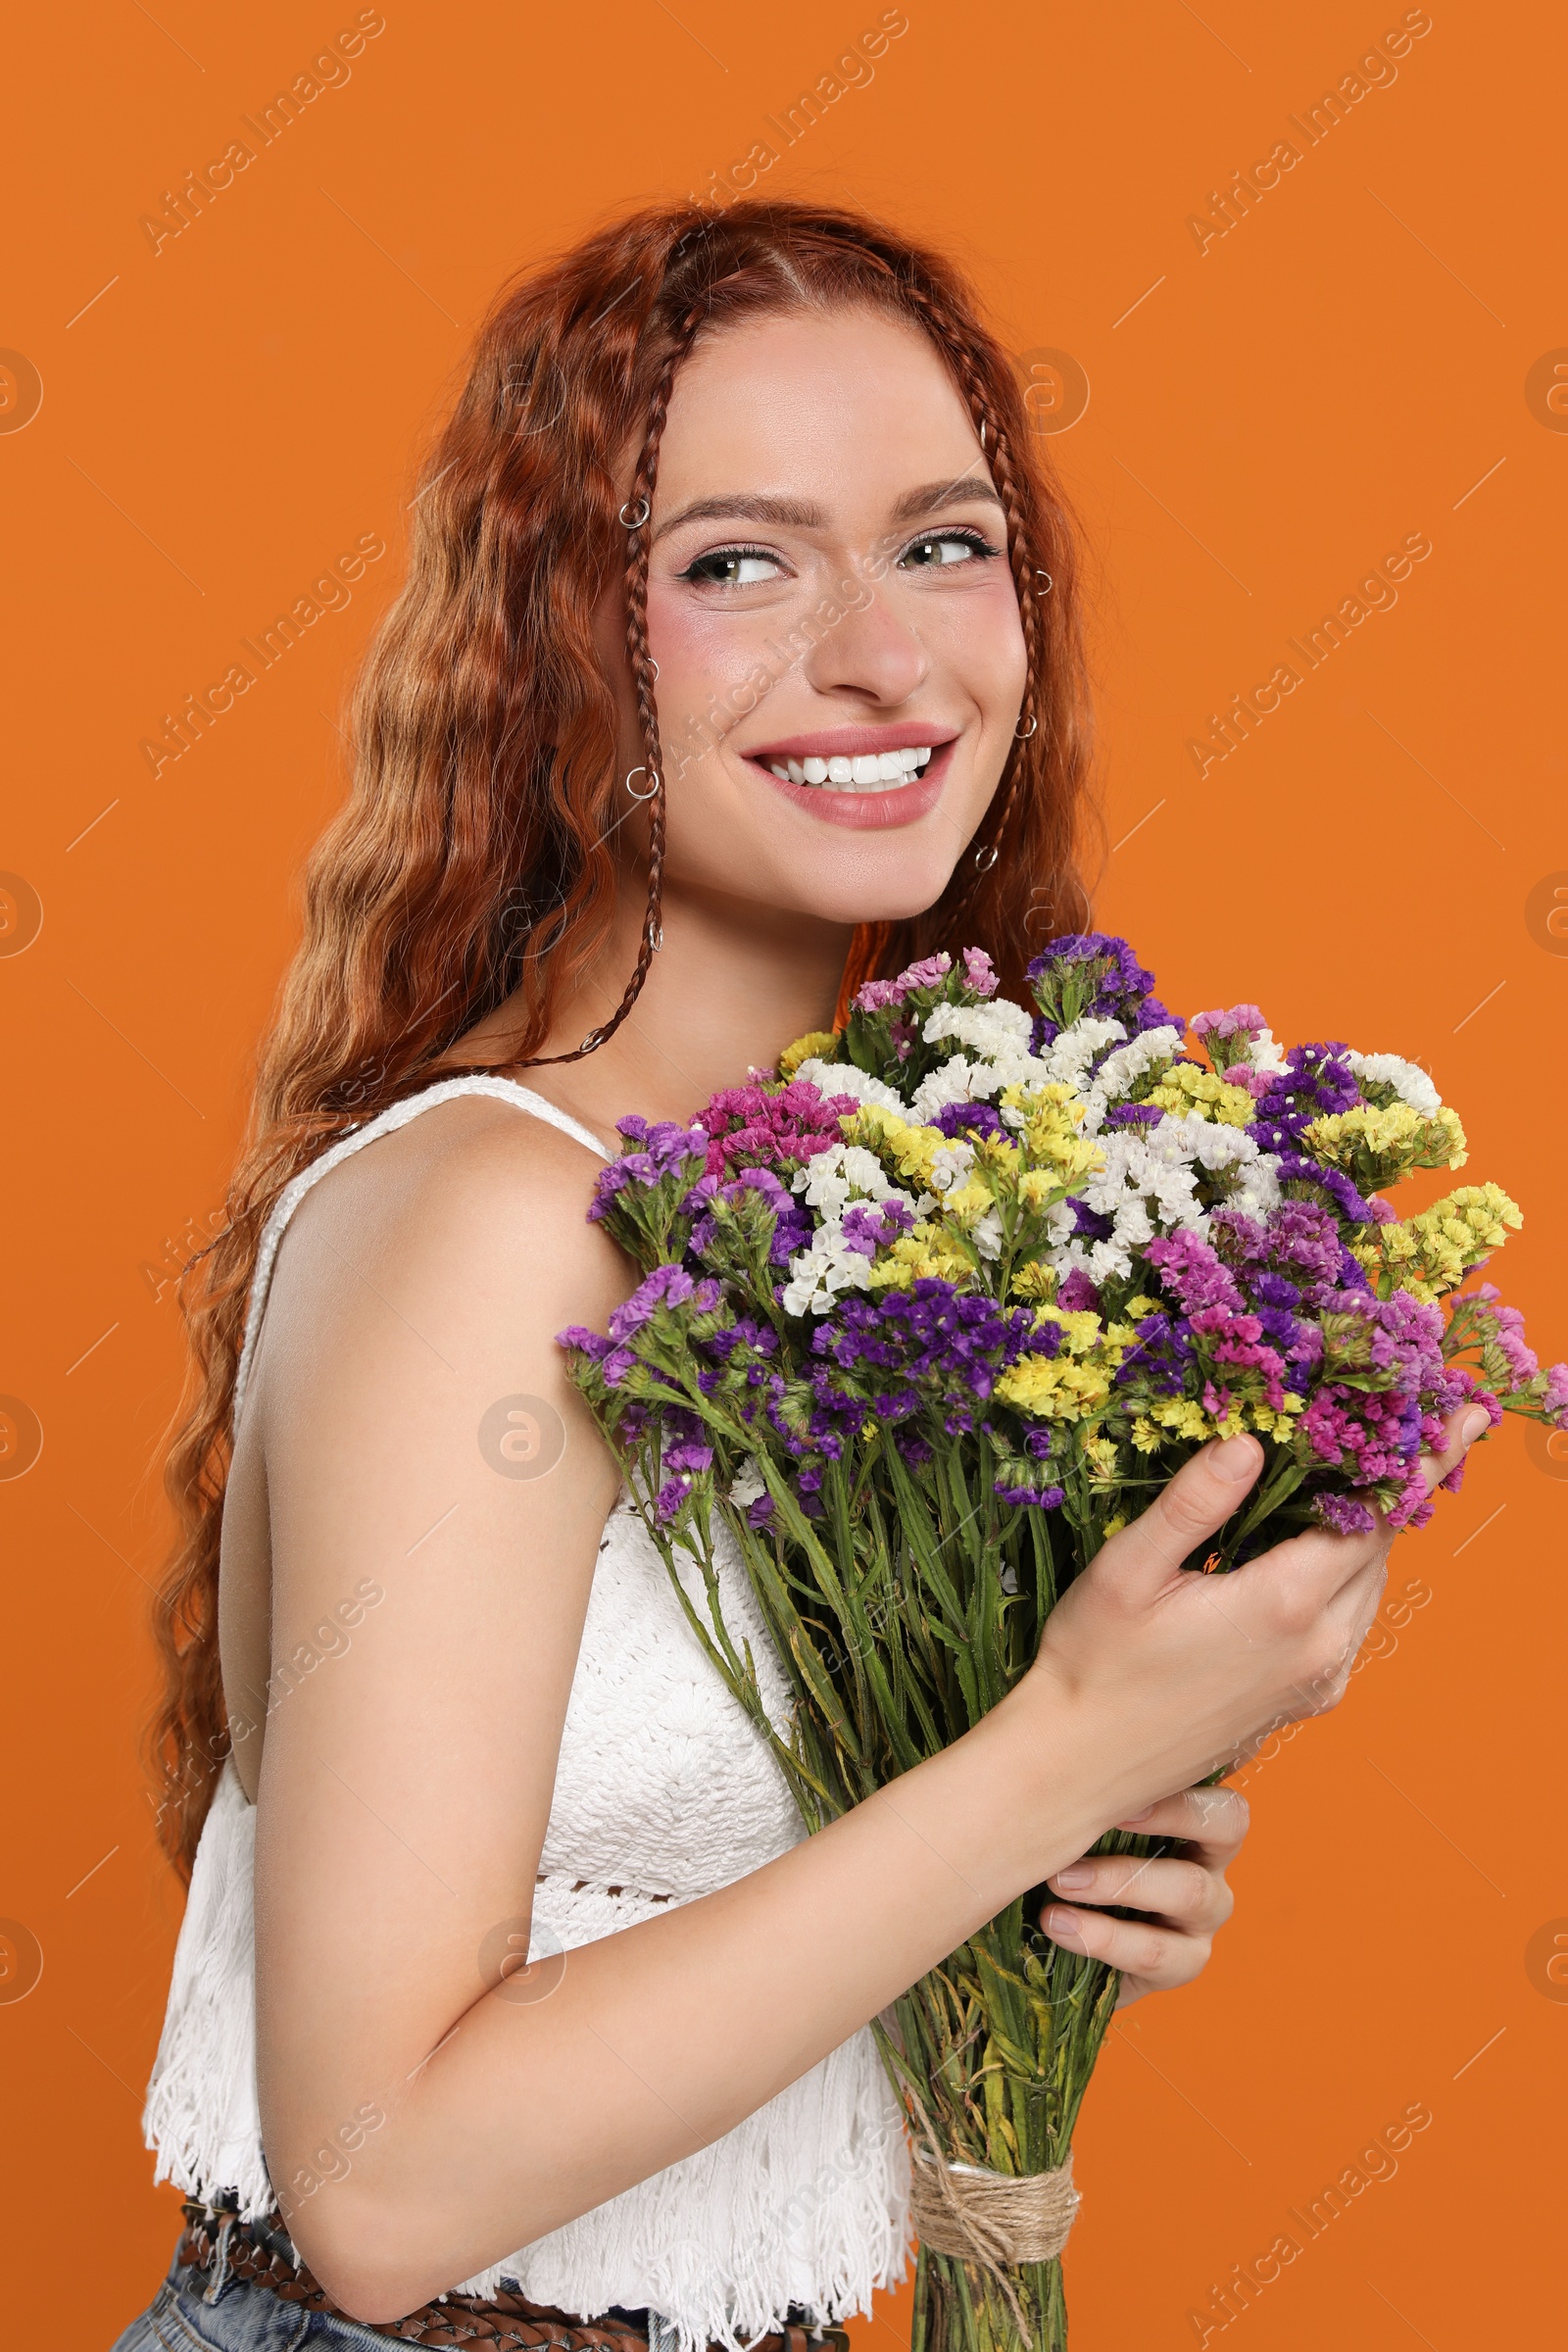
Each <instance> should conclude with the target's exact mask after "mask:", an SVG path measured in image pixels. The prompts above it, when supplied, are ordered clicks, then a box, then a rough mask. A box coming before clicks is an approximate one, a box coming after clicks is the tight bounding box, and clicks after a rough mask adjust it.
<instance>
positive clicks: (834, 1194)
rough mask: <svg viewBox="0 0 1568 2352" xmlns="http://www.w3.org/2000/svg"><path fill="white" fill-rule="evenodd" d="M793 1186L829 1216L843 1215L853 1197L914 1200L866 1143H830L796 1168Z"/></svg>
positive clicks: (855, 1199)
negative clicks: (900, 1188)
mask: <svg viewBox="0 0 1568 2352" xmlns="http://www.w3.org/2000/svg"><path fill="white" fill-rule="evenodd" d="M792 1189H793V1190H794V1191H795V1192H797V1193H804V1194H805V1195H806V1199H807V1202H808V1205H809V1206H810V1207H811V1208H820V1209H822V1210H823V1211H824V1212H825V1213H826V1214H827V1215H829V1216H833V1215H841V1214H842V1213H843V1211H844V1210H845V1209H846V1208H847V1207H848V1206H849V1204H850V1202H851V1201H903V1202H904V1203H905V1205H906V1206H907V1207H909V1208H912V1207H913V1205H914V1203H913V1201H910V1199H909V1196H908V1194H907V1193H904V1192H901V1191H900V1190H899V1188H898V1186H897V1185H896V1184H895V1183H894V1181H893V1179H892V1177H891V1176H889V1175H888V1173H887V1171H886V1170H885V1168H884V1167H883V1165H882V1162H881V1161H880V1160H879V1159H878V1157H877V1155H876V1153H875V1152H868V1151H867V1150H866V1149H865V1146H864V1145H863V1144H829V1145H828V1147H827V1150H826V1151H825V1152H812V1154H811V1156H810V1158H809V1160H808V1161H807V1163H806V1165H805V1167H804V1168H797V1169H796V1171H795V1181H794V1185H793V1187H792Z"/></svg>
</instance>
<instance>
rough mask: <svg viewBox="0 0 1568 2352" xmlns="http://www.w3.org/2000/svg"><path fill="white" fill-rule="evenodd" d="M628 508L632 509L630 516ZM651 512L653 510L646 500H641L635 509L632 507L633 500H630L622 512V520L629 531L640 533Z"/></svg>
mask: <svg viewBox="0 0 1568 2352" xmlns="http://www.w3.org/2000/svg"><path fill="white" fill-rule="evenodd" d="M628 507H631V512H630V514H628V513H627V511H626V509H627V508H628ZM650 512H651V510H650V508H649V504H648V501H647V499H646V498H640V499H639V500H638V501H637V504H636V506H635V507H632V504H631V500H630V499H629V498H628V499H627V501H626V505H625V506H623V507H622V508H621V510H620V519H621V521H622V522H623V523H624V524H625V526H626V528H627V530H628V531H640V530H641V529H642V527H643V524H644V523H645V522H646V521H647V520H648V516H649V514H650Z"/></svg>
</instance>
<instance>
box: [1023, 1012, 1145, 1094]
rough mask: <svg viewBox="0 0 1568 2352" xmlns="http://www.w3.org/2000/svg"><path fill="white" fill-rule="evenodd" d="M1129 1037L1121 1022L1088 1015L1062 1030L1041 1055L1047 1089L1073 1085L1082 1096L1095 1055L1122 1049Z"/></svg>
mask: <svg viewBox="0 0 1568 2352" xmlns="http://www.w3.org/2000/svg"><path fill="white" fill-rule="evenodd" d="M1126 1035H1127V1031H1126V1029H1125V1027H1124V1026H1123V1024H1122V1023H1121V1022H1120V1021H1112V1020H1103V1019H1101V1018H1099V1017H1098V1016H1096V1015H1086V1016H1085V1018H1084V1019H1083V1020H1081V1021H1074V1022H1073V1023H1072V1024H1071V1026H1070V1027H1068V1028H1066V1029H1062V1030H1059V1031H1058V1032H1057V1034H1056V1036H1055V1037H1054V1039H1053V1040H1052V1043H1051V1044H1050V1045H1049V1046H1047V1047H1046V1049H1045V1051H1044V1052H1043V1053H1042V1054H1040V1055H1039V1056H1038V1058H1039V1061H1040V1064H1041V1067H1042V1070H1043V1071H1044V1073H1045V1081H1046V1084H1047V1085H1048V1086H1070V1087H1071V1088H1072V1089H1073V1091H1074V1093H1075V1094H1080V1095H1081V1094H1082V1093H1083V1091H1084V1089H1085V1087H1086V1086H1087V1085H1088V1083H1089V1077H1088V1073H1089V1069H1090V1065H1091V1063H1092V1062H1093V1061H1094V1060H1095V1058H1096V1056H1097V1055H1099V1054H1103V1053H1104V1052H1105V1049H1106V1048H1107V1046H1119V1045H1120V1044H1121V1042H1122V1040H1123V1039H1124V1038H1125V1036H1126Z"/></svg>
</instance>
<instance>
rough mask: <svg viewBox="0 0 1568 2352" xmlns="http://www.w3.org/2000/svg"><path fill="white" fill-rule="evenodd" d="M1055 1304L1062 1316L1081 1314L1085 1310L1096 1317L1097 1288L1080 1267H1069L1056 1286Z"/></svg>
mask: <svg viewBox="0 0 1568 2352" xmlns="http://www.w3.org/2000/svg"><path fill="white" fill-rule="evenodd" d="M1056 1304H1057V1305H1058V1306H1059V1307H1060V1308H1061V1310H1062V1312H1063V1314H1067V1315H1077V1314H1082V1313H1083V1312H1084V1311H1085V1310H1086V1309H1087V1311H1088V1312H1089V1313H1090V1314H1093V1315H1098V1314H1099V1312H1100V1289H1099V1286H1098V1284H1096V1283H1095V1282H1093V1281H1091V1279H1090V1277H1089V1276H1088V1274H1086V1273H1085V1271H1084V1269H1083V1267H1082V1266H1070V1267H1069V1268H1068V1270H1067V1272H1066V1273H1065V1274H1064V1275H1063V1276H1062V1278H1061V1280H1060V1282H1059V1283H1058V1284H1057V1286H1056Z"/></svg>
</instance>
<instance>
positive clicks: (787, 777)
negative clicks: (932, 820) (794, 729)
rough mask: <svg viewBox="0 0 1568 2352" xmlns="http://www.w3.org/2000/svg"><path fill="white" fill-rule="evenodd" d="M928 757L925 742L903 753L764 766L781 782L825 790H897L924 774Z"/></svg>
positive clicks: (774, 763)
mask: <svg viewBox="0 0 1568 2352" xmlns="http://www.w3.org/2000/svg"><path fill="white" fill-rule="evenodd" d="M930 760H931V746H930V745H929V744H928V743H926V744H916V745H911V747H910V748H909V750H908V751H907V752H862V753H859V754H858V756H857V757H856V758H854V759H849V758H847V757H846V756H845V755H844V754H843V753H842V752H841V753H840V754H838V756H837V757H836V758H834V759H832V760H817V759H812V760H768V761H767V762H766V765H767V769H768V773H769V774H770V775H774V776H777V777H778V779H779V782H780V783H781V784H813V785H818V786H820V787H822V789H824V790H825V791H828V792H896V791H897V790H898V788H899V787H900V785H902V784H912V783H914V782H915V781H916V780H917V779H918V778H919V777H921V776H923V775H924V773H925V771H926V768H927V767H928V766H929V764H930Z"/></svg>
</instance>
